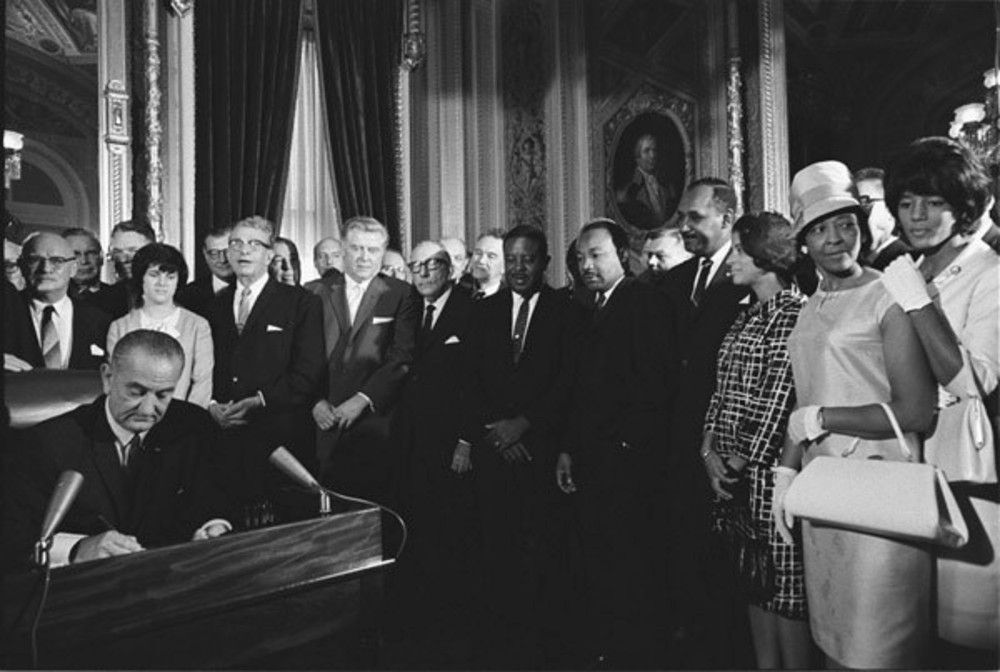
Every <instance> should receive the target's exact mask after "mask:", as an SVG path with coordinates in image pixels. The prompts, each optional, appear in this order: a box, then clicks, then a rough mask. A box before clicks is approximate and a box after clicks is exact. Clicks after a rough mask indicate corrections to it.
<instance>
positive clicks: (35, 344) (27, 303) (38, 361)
mask: <svg viewBox="0 0 1000 672" xmlns="http://www.w3.org/2000/svg"><path fill="white" fill-rule="evenodd" d="M21 298H22V299H23V300H22V301H21V303H22V304H24V319H25V320H26V321H25V324H26V325H28V329H29V331H30V333H31V342H30V343H29V344H28V345H29V347H30V348H31V353H30V354H29V359H28V363H29V364H32V365H34V366H38V367H44V366H45V358H44V357H43V356H42V344H41V342H39V337H38V332H37V331H35V322H34V320H33V319H32V318H31V296H30V295H29V294H28V292H27V291H24V292H21Z"/></svg>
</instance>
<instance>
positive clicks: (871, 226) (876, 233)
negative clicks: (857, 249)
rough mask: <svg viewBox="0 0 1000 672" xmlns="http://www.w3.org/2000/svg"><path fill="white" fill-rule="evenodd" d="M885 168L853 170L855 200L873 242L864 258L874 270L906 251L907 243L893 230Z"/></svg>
mask: <svg viewBox="0 0 1000 672" xmlns="http://www.w3.org/2000/svg"><path fill="white" fill-rule="evenodd" d="M884 182H885V171H884V170H882V169H881V168H862V169H861V170H859V171H857V172H856V173H854V184H855V186H856V187H857V189H858V201H860V202H861V207H862V208H864V210H865V214H866V215H867V218H868V230H869V231H870V232H871V236H872V244H871V249H870V250H869V251H868V258H867V259H866V261H867V262H868V265H869V266H871V267H872V268H874V269H875V270H876V271H883V270H885V267H886V266H888V265H889V264H890V263H892V261H893V260H894V259H895V258H896V257H899V256H901V255H903V254H906V251H907V249H908V248H907V247H906V243H904V242H903V241H902V240H900V239H899V236H897V235H895V234H894V231H895V230H896V218H895V217H893V216H892V213H891V212H889V208H888V207H886V204H885V184H884Z"/></svg>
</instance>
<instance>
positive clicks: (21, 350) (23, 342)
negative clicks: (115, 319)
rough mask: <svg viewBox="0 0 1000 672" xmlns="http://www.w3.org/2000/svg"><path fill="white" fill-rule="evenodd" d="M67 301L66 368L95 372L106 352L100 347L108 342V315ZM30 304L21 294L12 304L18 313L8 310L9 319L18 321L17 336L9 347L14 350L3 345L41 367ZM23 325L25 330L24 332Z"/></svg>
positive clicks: (7, 350) (109, 324) (43, 362)
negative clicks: (68, 340) (69, 335)
mask: <svg viewBox="0 0 1000 672" xmlns="http://www.w3.org/2000/svg"><path fill="white" fill-rule="evenodd" d="M70 301H72V302H73V326H72V344H71V345H70V354H69V365H68V368H70V369H85V370H93V371H96V370H97V369H99V368H100V366H101V362H103V361H105V359H106V358H107V355H110V353H105V352H104V349H105V348H106V347H107V345H108V327H109V326H111V318H110V317H109V316H108V315H107V314H105V313H103V312H102V311H100V310H98V309H97V308H95V307H93V306H92V305H89V304H86V303H82V302H80V301H78V300H76V299H72V298H71V299H70ZM30 305H31V297H30V296H29V295H28V294H27V293H22V294H21V304H20V305H19V306H16V310H19V311H20V315H19V316H15V315H11V314H10V313H8V316H9V319H12V320H13V321H14V322H15V323H20V326H16V327H15V329H16V331H17V332H19V333H20V334H21V335H20V337H18V338H17V341H16V344H15V345H12V346H11V347H14V348H16V350H11V349H6V347H5V352H9V353H11V354H12V355H17V356H18V357H20V358H21V359H23V360H24V361H26V362H28V364H31V365H32V366H34V367H35V368H45V358H44V357H43V356H42V347H41V345H40V344H39V342H38V337H37V336H36V335H35V328H34V325H33V324H32V322H31V308H30ZM25 325H26V326H27V329H28V331H25ZM5 345H6V344H5ZM98 353H100V354H98Z"/></svg>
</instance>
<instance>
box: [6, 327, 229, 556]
mask: <svg viewBox="0 0 1000 672" xmlns="http://www.w3.org/2000/svg"><path fill="white" fill-rule="evenodd" d="M183 362H184V351H183V350H182V349H181V345H180V343H178V342H177V341H176V340H175V339H174V338H172V337H171V336H168V335H167V334H164V333H162V332H156V331H148V330H139V331H133V332H131V333H129V334H126V335H125V336H124V337H122V339H121V340H120V341H118V344H117V345H116V346H115V352H114V354H113V356H112V358H111V363H110V364H104V365H103V366H102V368H101V377H102V381H103V385H104V395H102V396H100V397H98V398H97V400H96V401H94V402H93V403H90V404H86V405H83V406H80V407H78V408H76V409H74V410H72V411H70V412H69V413H65V414H63V415H60V416H58V417H56V418H53V419H51V420H48V421H46V422H43V423H41V424H39V425H36V426H35V427H33V428H31V429H29V430H27V431H26V432H25V433H24V434H23V435H21V437H20V440H18V441H16V442H15V445H14V446H13V447H12V449H11V450H10V452H9V453H8V454H7V456H6V464H5V467H6V468H5V469H4V477H5V478H4V495H5V497H4V543H3V547H4V549H5V557H6V560H7V564H8V565H9V566H24V565H25V564H27V563H28V561H29V558H30V557H31V551H32V547H33V544H34V542H35V541H36V540H37V538H38V533H39V530H40V528H41V523H42V517H43V515H44V513H45V510H46V503H47V501H48V499H49V497H50V496H51V494H52V492H53V490H54V488H55V484H56V481H57V479H58V478H59V475H60V474H61V473H62V472H63V471H66V470H74V471H78V472H79V473H80V474H82V475H83V485H82V487H81V489H80V492H79V495H78V496H77V498H76V500H75V502H74V503H73V504H72V506H71V507H70V509H69V511H68V514H67V516H66V518H65V520H64V521H63V522H62V524H61V525H60V527H59V529H58V530H57V531H56V532H57V533H56V535H55V537H54V539H53V546H52V549H51V559H52V563H53V565H56V566H58V565H61V564H65V563H67V562H84V561H87V560H95V559H98V558H105V557H109V556H114V555H123V554H126V553H133V552H136V551H141V550H143V549H144V548H149V547H153V546H163V545H166V544H174V543H178V542H183V541H188V540H191V539H207V538H209V537H214V536H218V535H220V534H223V533H225V532H226V531H228V530H229V529H231V525H230V524H229V522H228V521H227V520H226V517H227V516H228V515H229V510H228V506H227V503H226V501H225V499H224V498H223V496H222V495H221V491H220V490H219V489H218V488H217V485H216V481H215V480H214V475H215V471H214V461H213V458H212V454H211V453H212V451H213V448H214V446H213V441H212V437H213V435H214V433H215V431H216V430H215V428H214V427H213V425H212V422H211V420H210V419H209V417H208V414H207V413H206V412H205V411H204V410H202V409H201V408H199V407H198V406H195V405H193V404H189V403H187V402H185V401H180V400H173V401H172V395H173V389H174V386H175V385H176V384H177V379H178V378H179V377H180V374H181V369H182V366H183Z"/></svg>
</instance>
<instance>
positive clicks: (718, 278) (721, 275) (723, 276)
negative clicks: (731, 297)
mask: <svg viewBox="0 0 1000 672" xmlns="http://www.w3.org/2000/svg"><path fill="white" fill-rule="evenodd" d="M732 253H733V250H732V248H730V249H729V252H728V253H727V254H726V256H725V257H723V259H722V265H721V266H720V267H719V269H718V270H717V271H716V272H715V275H714V276H713V277H712V281H711V282H709V283H708V286H709V287H717V286H718V285H725V284H728V283H729V282H730V281H731V276H730V275H729V266H728V265H726V262H728V261H729V256H730V255H731V254H732Z"/></svg>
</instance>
